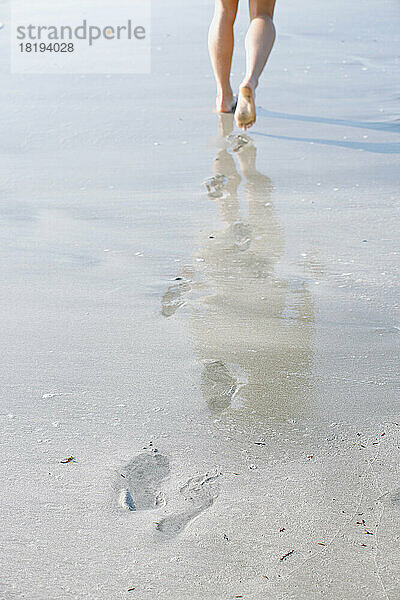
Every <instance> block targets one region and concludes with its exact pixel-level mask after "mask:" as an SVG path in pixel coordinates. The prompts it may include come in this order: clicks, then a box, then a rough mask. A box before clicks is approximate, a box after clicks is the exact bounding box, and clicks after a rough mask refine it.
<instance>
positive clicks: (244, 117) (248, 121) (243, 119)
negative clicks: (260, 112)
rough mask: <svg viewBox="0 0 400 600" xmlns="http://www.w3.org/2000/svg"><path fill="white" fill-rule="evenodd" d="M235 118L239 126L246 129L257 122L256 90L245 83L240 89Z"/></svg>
mask: <svg viewBox="0 0 400 600" xmlns="http://www.w3.org/2000/svg"><path fill="white" fill-rule="evenodd" d="M235 120H236V124H237V126H238V127H240V128H241V129H244V130H246V129H248V128H249V127H251V126H252V125H254V123H255V122H256V105H255V102H254V92H253V89H252V88H251V87H250V86H249V85H244V86H242V87H241V88H240V89H239V97H238V103H237V107H236V110H235Z"/></svg>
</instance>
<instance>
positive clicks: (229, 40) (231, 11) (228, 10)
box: [208, 0, 239, 112]
mask: <svg viewBox="0 0 400 600" xmlns="http://www.w3.org/2000/svg"><path fill="white" fill-rule="evenodd" d="M238 3H239V0H215V12H214V18H213V20H212V22H211V26H210V31H209V35H208V49H209V52H210V58H211V63H212V66H213V69H214V76H215V81H216V83H217V112H232V110H233V106H234V98H233V93H232V88H231V84H230V74H231V63H232V54H233V25H234V23H235V19H236V13H237V9H238Z"/></svg>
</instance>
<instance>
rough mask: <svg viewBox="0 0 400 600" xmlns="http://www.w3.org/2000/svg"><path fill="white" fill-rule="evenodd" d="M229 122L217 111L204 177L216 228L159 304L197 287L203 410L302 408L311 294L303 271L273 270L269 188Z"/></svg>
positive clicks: (279, 240) (279, 412) (278, 244)
mask: <svg viewBox="0 0 400 600" xmlns="http://www.w3.org/2000/svg"><path fill="white" fill-rule="evenodd" d="M232 125H233V124H232V117H231V115H222V116H221V118H220V133H221V147H220V149H219V150H218V153H217V156H216V158H215V161H214V165H213V176H212V177H210V179H209V180H208V181H207V182H206V187H207V193H208V196H209V198H210V199H211V200H213V201H215V202H216V204H217V207H218V211H219V217H220V220H221V224H222V227H221V228H220V229H218V230H217V231H210V232H207V233H206V234H205V235H204V240H203V242H202V244H201V247H200V248H199V251H198V253H197V255H196V257H195V258H196V261H195V263H194V264H195V265H196V267H195V270H193V272H190V275H189V276H188V273H189V271H188V270H186V273H185V272H183V273H182V274H180V276H179V278H178V280H177V282H176V285H174V286H171V288H170V289H169V290H168V291H167V293H166V294H165V295H164V298H163V309H162V312H163V314H164V315H165V316H169V314H172V313H173V312H175V310H173V308H174V306H176V305H182V304H184V303H186V302H188V298H189V297H190V294H189V293H188V291H189V290H190V291H193V288H196V287H197V288H199V289H200V292H201V293H200V299H197V300H196V301H195V302H192V301H191V303H192V306H193V307H194V309H195V310H193V311H192V312H191V316H190V318H189V320H190V328H191V332H192V336H193V343H194V346H195V351H196V355H197V356H198V359H199V360H200V361H201V363H202V389H203V395H204V398H205V400H206V402H207V404H208V406H209V408H210V410H211V412H212V413H213V414H221V413H222V412H223V411H229V412H230V414H231V416H234V415H236V417H240V418H245V414H244V413H247V414H249V413H255V414H257V415H258V416H260V417H262V416H264V417H268V416H282V417H296V416H299V415H300V414H303V413H304V412H305V411H306V412H309V410H310V401H309V400H310V394H311V391H312V359H313V338H314V307H313V303H312V297H311V294H310V292H309V290H308V288H307V283H306V279H303V280H298V281H294V282H292V281H289V280H287V279H284V278H282V277H280V276H279V275H278V274H277V272H276V267H277V264H278V261H279V260H280V258H281V256H282V255H283V252H284V246H285V242H284V235H283V231H282V229H281V227H280V226H279V223H278V222H277V219H276V217H275V215H274V207H273V203H272V196H273V186H272V183H271V180H270V179H269V178H268V177H267V176H266V175H263V174H262V173H260V172H259V171H258V170H257V168H256V152H257V151H256V148H255V146H254V144H253V143H252V141H251V140H250V138H248V137H246V136H243V135H240V136H233V135H229V134H231V132H232ZM235 159H236V160H237V163H238V167H239V171H240V173H241V175H239V173H238V169H237V167H236V162H235ZM241 184H243V190H244V192H243V191H242V188H241V187H240V186H241ZM241 201H242V205H241ZM243 201H245V202H246V206H245V207H243ZM172 296H173V297H174V301H173V305H174V306H172V307H171V306H170V303H169V301H168V299H169V298H170V297H172Z"/></svg>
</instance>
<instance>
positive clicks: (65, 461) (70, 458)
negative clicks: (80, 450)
mask: <svg viewBox="0 0 400 600" xmlns="http://www.w3.org/2000/svg"><path fill="white" fill-rule="evenodd" d="M60 462H61V463H62V464H63V465H65V464H67V463H70V462H75V457H74V456H68V458H64V459H63V460H61V461H60Z"/></svg>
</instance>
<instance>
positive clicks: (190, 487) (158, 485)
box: [115, 448, 220, 537]
mask: <svg viewBox="0 0 400 600" xmlns="http://www.w3.org/2000/svg"><path fill="white" fill-rule="evenodd" d="M169 474H170V465H169V460H168V458H167V457H166V456H164V455H162V454H160V453H159V452H158V451H157V450H156V449H153V448H151V449H150V450H149V451H148V452H143V453H141V454H139V455H138V456H135V458H134V459H133V460H131V461H130V462H129V463H128V464H127V465H125V467H123V469H122V470H121V471H120V472H119V476H118V479H117V482H116V486H115V488H116V493H117V499H118V505H119V507H120V508H122V509H124V510H127V511H132V512H134V511H138V510H155V509H157V508H160V507H162V506H165V504H166V499H165V496H164V493H163V491H162V484H163V482H164V481H165V479H166V478H167V477H168V476H169ZM219 475H220V473H219V472H217V471H215V472H213V473H205V474H203V475H199V476H197V477H192V478H191V479H189V480H188V481H187V482H186V483H185V485H184V486H182V487H181V488H180V495H181V499H182V502H181V508H180V510H179V511H178V512H177V513H175V514H174V513H172V514H170V515H167V516H166V517H164V518H162V519H161V520H160V521H159V522H158V524H157V527H156V530H157V531H158V532H159V533H160V534H162V535H163V536H166V537H175V536H176V535H178V534H179V533H180V532H181V531H183V529H184V528H185V527H186V525H187V524H188V523H189V522H190V521H191V520H192V519H194V518H195V517H197V516H198V515H199V514H200V513H202V512H203V511H204V510H206V509H207V508H209V507H210V506H212V504H213V503H214V500H215V499H216V498H217V497H218V494H219V481H218V478H219Z"/></svg>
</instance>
